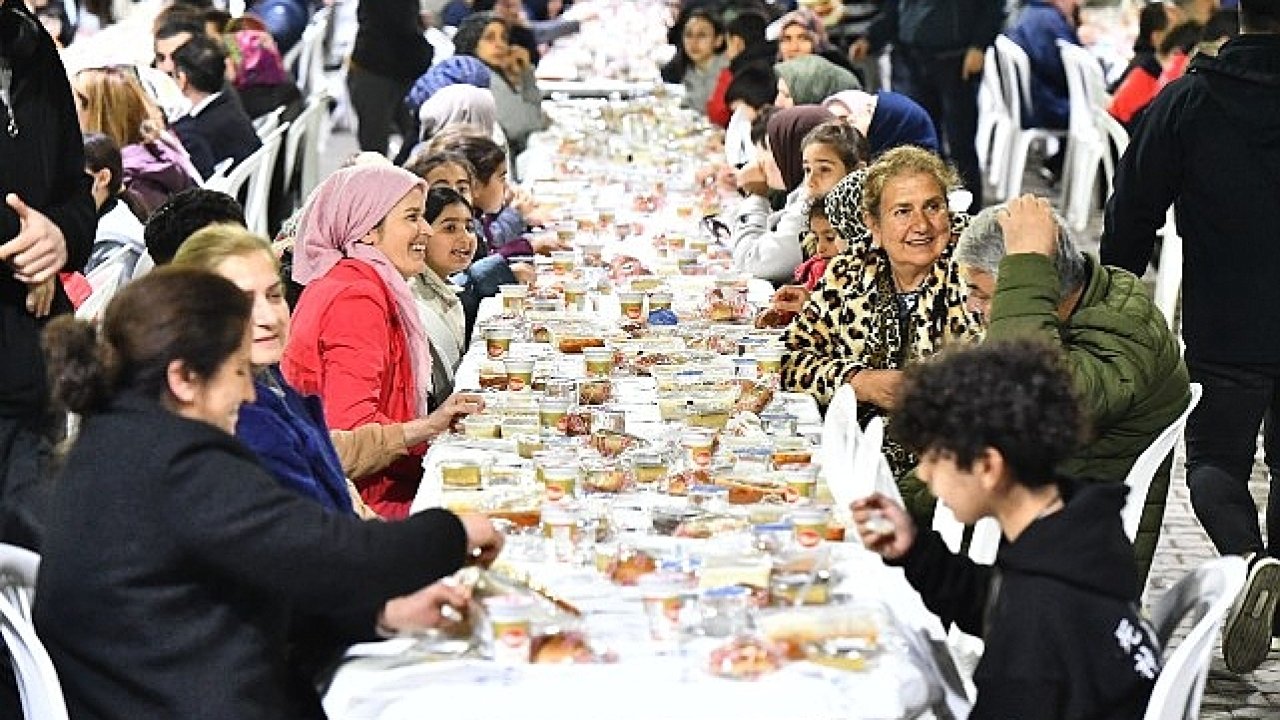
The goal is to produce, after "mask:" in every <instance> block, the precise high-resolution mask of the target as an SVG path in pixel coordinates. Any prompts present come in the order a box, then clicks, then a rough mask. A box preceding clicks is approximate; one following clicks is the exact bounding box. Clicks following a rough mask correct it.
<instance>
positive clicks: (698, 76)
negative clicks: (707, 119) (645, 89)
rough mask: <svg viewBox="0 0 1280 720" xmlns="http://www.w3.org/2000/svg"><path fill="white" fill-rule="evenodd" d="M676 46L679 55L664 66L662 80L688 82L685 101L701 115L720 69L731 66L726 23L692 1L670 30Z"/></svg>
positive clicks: (717, 78)
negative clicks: (725, 31)
mask: <svg viewBox="0 0 1280 720" xmlns="http://www.w3.org/2000/svg"><path fill="white" fill-rule="evenodd" d="M667 39H668V40H669V41H670V42H671V44H672V45H674V46H675V48H676V54H675V57H673V58H671V62H669V63H667V64H666V65H664V66H663V67H662V80H663V82H666V83H668V84H671V85H681V84H682V85H684V99H683V100H682V101H681V103H682V104H683V105H684V106H685V107H687V108H690V109H692V110H694V111H696V112H697V113H698V114H700V115H706V113H707V101H708V100H710V99H711V96H712V94H713V92H714V91H715V88H716V85H717V83H718V82H719V81H720V72H721V71H722V70H724V69H726V68H728V67H729V58H728V57H726V56H725V53H724V47H725V45H724V24H723V23H722V22H721V21H720V16H719V15H718V14H717V13H716V12H715V11H713V10H712V9H710V8H707V7H702V6H697V5H691V6H689V7H688V8H687V9H686V10H685V11H683V12H681V13H680V17H679V18H677V19H676V23H675V25H674V26H672V28H671V31H670V32H669V33H668V34H667Z"/></svg>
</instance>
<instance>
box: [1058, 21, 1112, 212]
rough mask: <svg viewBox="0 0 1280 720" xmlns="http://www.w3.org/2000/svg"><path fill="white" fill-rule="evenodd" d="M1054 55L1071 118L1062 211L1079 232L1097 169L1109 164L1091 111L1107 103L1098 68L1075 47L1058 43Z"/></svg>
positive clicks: (1103, 138) (1102, 136) (1088, 55)
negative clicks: (1059, 58) (1059, 64)
mask: <svg viewBox="0 0 1280 720" xmlns="http://www.w3.org/2000/svg"><path fill="white" fill-rule="evenodd" d="M1058 52H1059V54H1060V55H1061V56H1062V66H1063V68H1064V70H1065V71H1066V76H1067V92H1068V95H1069V96H1070V98H1071V115H1070V119H1069V121H1068V123H1067V137H1068V138H1069V144H1068V148H1069V149H1068V156H1069V162H1068V163H1067V164H1066V165H1065V166H1064V170H1065V173H1064V176H1063V183H1062V208H1063V211H1064V214H1065V215H1066V219H1067V222H1068V224H1070V225H1071V227H1073V228H1075V229H1077V230H1082V229H1084V227H1085V226H1086V225H1088V223H1089V204H1090V202H1092V200H1093V190H1094V183H1095V182H1096V181H1097V178H1098V168H1099V167H1101V166H1102V164H1103V162H1104V159H1105V162H1106V163H1107V164H1110V160H1111V157H1110V150H1109V147H1108V139H1107V136H1106V135H1105V134H1104V131H1103V130H1102V129H1101V128H1099V126H1098V121H1097V118H1096V115H1095V113H1094V111H1095V110H1096V109H1098V108H1105V107H1106V106H1107V105H1109V104H1110V98H1109V97H1108V95H1107V89H1106V81H1105V80H1104V78H1103V75H1102V67H1101V66H1100V65H1099V64H1098V61H1097V59H1095V58H1094V56H1093V55H1092V54H1091V53H1090V52H1089V51H1088V50H1085V49H1084V48H1082V47H1080V46H1079V45H1074V44H1072V43H1069V42H1066V41H1064V40H1058Z"/></svg>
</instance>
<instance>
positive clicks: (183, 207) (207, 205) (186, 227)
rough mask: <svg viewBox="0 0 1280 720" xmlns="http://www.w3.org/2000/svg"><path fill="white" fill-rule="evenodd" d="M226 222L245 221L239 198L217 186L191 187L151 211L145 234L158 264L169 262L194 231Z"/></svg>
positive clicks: (242, 223)
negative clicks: (205, 187)
mask: <svg viewBox="0 0 1280 720" xmlns="http://www.w3.org/2000/svg"><path fill="white" fill-rule="evenodd" d="M223 222H230V223H236V224H237V225H242V226H243V225H244V224H245V222H244V208H243V207H242V206H241V205H240V203H239V202H236V199H235V198H233V197H231V196H230V195H228V194H226V193H222V192H218V191H217V190H206V189H204V188H188V189H186V190H183V191H182V192H179V193H175V194H174V195H173V196H171V197H170V198H169V199H168V200H167V201H165V203H164V204H163V205H161V206H160V207H158V208H156V211H155V212H153V213H151V217H149V218H147V225H146V227H145V228H143V231H142V238H143V240H145V241H146V243H147V252H149V253H151V259H152V260H154V261H155V263H156V265H166V264H168V263H169V261H171V260H173V255H174V253H176V252H178V246H180V245H182V243H183V242H185V241H186V239H187V238H189V237H191V234H192V233H194V232H195V231H197V230H199V229H200V228H203V227H205V226H207V225H212V224H214V223H223Z"/></svg>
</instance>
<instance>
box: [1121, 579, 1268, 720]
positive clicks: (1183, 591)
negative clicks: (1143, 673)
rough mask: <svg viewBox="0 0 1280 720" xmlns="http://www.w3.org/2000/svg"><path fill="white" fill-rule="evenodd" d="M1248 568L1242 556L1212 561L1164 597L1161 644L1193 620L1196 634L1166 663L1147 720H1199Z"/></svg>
mask: <svg viewBox="0 0 1280 720" xmlns="http://www.w3.org/2000/svg"><path fill="white" fill-rule="evenodd" d="M1247 575H1248V566H1247V564H1246V563H1245V561H1244V559H1243V558H1241V557H1238V556H1228V557H1221V558H1217V559H1216V560H1210V561H1209V562H1207V563H1205V564H1204V565H1201V566H1200V567H1198V568H1196V569H1194V570H1192V571H1191V572H1189V573H1187V574H1186V575H1185V576H1183V577H1182V579H1181V580H1179V581H1178V582H1177V583H1176V584H1175V585H1174V586H1173V587H1171V588H1169V590H1168V591H1167V592H1166V593H1165V594H1164V595H1163V596H1162V597H1161V598H1160V601H1159V602H1158V603H1157V604H1156V607H1155V609H1154V611H1153V612H1152V614H1151V624H1152V626H1153V627H1154V628H1155V632H1156V637H1157V639H1158V640H1159V641H1160V646H1161V647H1165V646H1166V645H1167V644H1168V642H1169V639H1170V638H1171V637H1172V636H1173V632H1174V630H1175V629H1176V628H1177V626H1178V625H1179V624H1180V623H1181V622H1182V621H1183V619H1185V618H1188V617H1189V618H1191V619H1192V621H1193V623H1194V624H1193V625H1192V627H1191V631H1190V632H1189V633H1187V636H1186V637H1185V638H1184V639H1183V640H1182V642H1181V643H1180V644H1179V645H1178V647H1177V648H1176V649H1175V650H1174V651H1173V653H1172V654H1170V655H1169V656H1168V657H1167V658H1166V659H1165V662H1164V669H1162V670H1161V671H1160V676H1159V677H1158V678H1157V679H1156V684H1155V688H1153V689H1152V691H1151V699H1150V700H1148V701H1147V711H1146V713H1145V714H1144V715H1143V720H1196V718H1198V717H1199V716H1200V700H1201V698H1202V697H1203V695H1204V683H1205V680H1206V679H1207V678H1208V675H1209V660H1210V658H1211V656H1212V655H1213V643H1214V640H1215V639H1217V637H1218V628H1219V627H1221V625H1222V621H1223V619H1224V618H1225V617H1226V615H1227V611H1228V610H1230V609H1231V606H1232V604H1233V603H1235V600H1236V597H1237V596H1238V595H1239V594H1240V591H1241V589H1242V588H1243V587H1244V583H1245V578H1246V577H1247Z"/></svg>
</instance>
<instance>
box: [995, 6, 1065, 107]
mask: <svg viewBox="0 0 1280 720" xmlns="http://www.w3.org/2000/svg"><path fill="white" fill-rule="evenodd" d="M1005 34H1006V35H1008V36H1009V38H1010V39H1011V40H1013V41H1014V42H1016V43H1018V47H1021V48H1022V49H1023V50H1025V51H1026V53H1027V57H1028V58H1029V59H1030V60H1031V107H1030V108H1024V109H1023V116H1022V125H1023V127H1045V128H1057V129H1066V127H1067V117H1068V116H1069V115H1070V114H1071V98H1070V97H1069V96H1068V95H1067V71H1066V69H1065V68H1063V67H1062V55H1061V54H1060V53H1059V52H1058V40H1059V39H1061V40H1066V41H1067V42H1069V43H1071V44H1073V45H1079V44H1080V36H1078V35H1076V29H1075V27H1073V26H1072V25H1071V23H1070V21H1068V20H1067V18H1066V16H1064V15H1063V14H1062V12H1061V11H1059V10H1058V9H1057V8H1056V7H1054V6H1053V5H1051V4H1050V3H1049V2H1047V1H1046V0H1031V2H1030V3H1028V4H1027V7H1026V8H1025V9H1023V11H1022V14H1021V15H1019V16H1018V24H1017V25H1014V26H1013V27H1011V28H1009V30H1008V31H1007V32H1006V33H1005Z"/></svg>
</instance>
